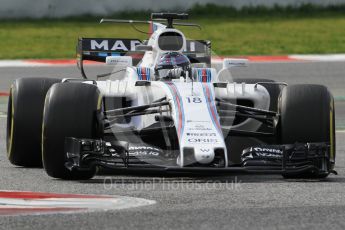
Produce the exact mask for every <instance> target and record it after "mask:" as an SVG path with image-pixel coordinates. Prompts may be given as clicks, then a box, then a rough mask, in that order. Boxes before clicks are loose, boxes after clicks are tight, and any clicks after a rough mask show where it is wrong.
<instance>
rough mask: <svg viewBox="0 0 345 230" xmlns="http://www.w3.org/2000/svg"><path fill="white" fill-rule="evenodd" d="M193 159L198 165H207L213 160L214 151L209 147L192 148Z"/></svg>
mask: <svg viewBox="0 0 345 230" xmlns="http://www.w3.org/2000/svg"><path fill="white" fill-rule="evenodd" d="M194 157H195V160H196V161H197V162H198V163H200V164H209V163H211V162H212V161H213V159H214V149H213V148H210V147H200V148H194Z"/></svg>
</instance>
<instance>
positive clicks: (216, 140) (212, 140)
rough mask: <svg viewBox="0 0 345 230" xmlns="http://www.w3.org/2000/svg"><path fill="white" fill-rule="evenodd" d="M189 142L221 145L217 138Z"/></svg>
mask: <svg viewBox="0 0 345 230" xmlns="http://www.w3.org/2000/svg"><path fill="white" fill-rule="evenodd" d="M188 142H190V143H204V144H207V143H209V144H214V143H219V140H218V139H215V138H189V139H188Z"/></svg>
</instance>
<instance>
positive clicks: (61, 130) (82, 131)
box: [42, 83, 102, 180]
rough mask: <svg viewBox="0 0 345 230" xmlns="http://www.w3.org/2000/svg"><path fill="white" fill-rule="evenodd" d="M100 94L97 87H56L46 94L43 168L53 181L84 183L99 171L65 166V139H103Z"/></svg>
mask: <svg viewBox="0 0 345 230" xmlns="http://www.w3.org/2000/svg"><path fill="white" fill-rule="evenodd" d="M101 101H102V97H101V94H100V92H99V90H98V88H97V86H95V85H90V84H84V83H61V84H56V85H54V86H53V87H51V89H50V90H49V91H48V93H47V97H46V101H45V107H44V114H43V124H42V126H43V128H42V143H43V150H42V152H43V166H44V169H45V170H46V172H47V174H48V175H49V176H51V177H54V178H60V179H68V180H82V179H89V178H91V177H93V176H94V175H95V173H96V169H95V168H92V169H90V170H83V171H79V170H72V171H70V170H68V169H67V168H66V167H65V163H66V157H65V149H64V147H65V138H66V137H76V138H91V139H94V138H100V137H101V135H102V134H101V133H102V127H101V121H100V119H99V118H100V114H101Z"/></svg>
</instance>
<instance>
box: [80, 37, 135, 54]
mask: <svg viewBox="0 0 345 230" xmlns="http://www.w3.org/2000/svg"><path fill="white" fill-rule="evenodd" d="M139 44H141V41H140V40H138V39H83V50H90V51H124V52H125V51H135V47H136V46H137V45H139Z"/></svg>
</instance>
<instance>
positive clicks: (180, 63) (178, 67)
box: [155, 52, 191, 80]
mask: <svg viewBox="0 0 345 230" xmlns="http://www.w3.org/2000/svg"><path fill="white" fill-rule="evenodd" d="M190 73H191V64H190V61H189V59H188V57H187V56H186V55H183V54H182V53H178V52H168V53H164V54H163V55H162V56H161V57H160V59H159V61H158V63H157V65H156V66H155V75H156V78H157V79H158V80H172V79H179V78H180V77H183V78H186V77H191V75H190Z"/></svg>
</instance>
